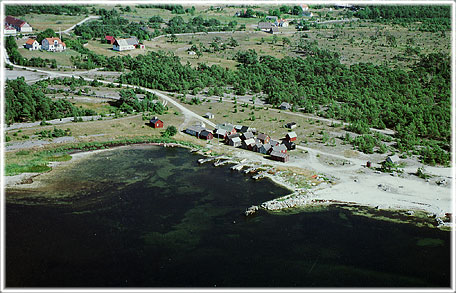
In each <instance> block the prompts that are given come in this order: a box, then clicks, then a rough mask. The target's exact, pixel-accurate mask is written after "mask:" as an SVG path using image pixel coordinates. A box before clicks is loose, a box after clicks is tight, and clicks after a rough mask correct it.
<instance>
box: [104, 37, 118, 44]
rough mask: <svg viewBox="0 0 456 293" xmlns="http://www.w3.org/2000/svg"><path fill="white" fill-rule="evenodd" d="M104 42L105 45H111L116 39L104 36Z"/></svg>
mask: <svg viewBox="0 0 456 293" xmlns="http://www.w3.org/2000/svg"><path fill="white" fill-rule="evenodd" d="M105 40H106V43H108V44H110V45H112V44H114V42H115V41H116V38H114V37H113V36H105Z"/></svg>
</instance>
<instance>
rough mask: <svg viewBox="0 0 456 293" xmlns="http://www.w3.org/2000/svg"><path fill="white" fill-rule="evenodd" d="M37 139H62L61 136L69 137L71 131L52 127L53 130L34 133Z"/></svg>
mask: <svg viewBox="0 0 456 293" xmlns="http://www.w3.org/2000/svg"><path fill="white" fill-rule="evenodd" d="M35 134H36V135H38V137H39V138H40V139H41V138H53V137H62V136H71V130H70V129H69V128H67V129H65V130H63V129H60V128H56V127H55V126H54V129H53V130H41V131H40V132H35Z"/></svg>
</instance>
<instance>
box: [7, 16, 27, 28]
mask: <svg viewBox="0 0 456 293" xmlns="http://www.w3.org/2000/svg"><path fill="white" fill-rule="evenodd" d="M5 22H6V23H7V24H10V25H14V26H19V27H20V26H23V25H24V24H26V23H27V22H25V21H23V20H22V19H19V18H15V17H13V16H11V15H8V16H7V17H5Z"/></svg>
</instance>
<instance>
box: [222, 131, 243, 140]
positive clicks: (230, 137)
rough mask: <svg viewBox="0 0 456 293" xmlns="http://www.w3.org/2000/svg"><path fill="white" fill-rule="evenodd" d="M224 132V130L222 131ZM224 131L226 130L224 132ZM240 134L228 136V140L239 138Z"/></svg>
mask: <svg viewBox="0 0 456 293" xmlns="http://www.w3.org/2000/svg"><path fill="white" fill-rule="evenodd" d="M224 130H225V129H224ZM225 131H226V130H225ZM239 136H240V134H239V133H233V134H230V135H228V139H232V138H235V137H239Z"/></svg>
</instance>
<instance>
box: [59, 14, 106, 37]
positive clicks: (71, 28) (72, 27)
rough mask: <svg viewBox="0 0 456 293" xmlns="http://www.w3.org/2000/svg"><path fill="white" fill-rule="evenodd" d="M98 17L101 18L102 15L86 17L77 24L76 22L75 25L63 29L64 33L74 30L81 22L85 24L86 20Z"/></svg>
mask: <svg viewBox="0 0 456 293" xmlns="http://www.w3.org/2000/svg"><path fill="white" fill-rule="evenodd" d="M97 18H100V17H99V16H94V15H91V16H89V17H86V18H84V19H83V20H81V21H80V22H78V23H77V24H75V25H73V26H71V27H70V28H67V29H66V30H64V31H62V33H64V34H67V35H69V34H70V31H71V30H73V29H74V28H75V27H76V26H78V25H81V24H83V23H84V22H86V21H88V20H91V19H97Z"/></svg>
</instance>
